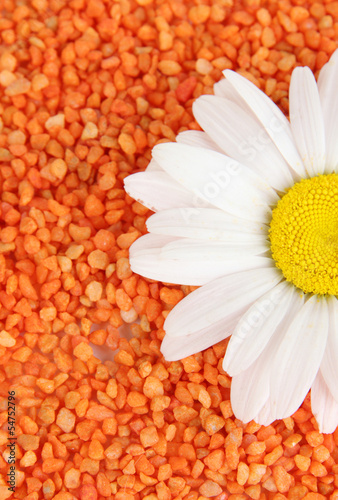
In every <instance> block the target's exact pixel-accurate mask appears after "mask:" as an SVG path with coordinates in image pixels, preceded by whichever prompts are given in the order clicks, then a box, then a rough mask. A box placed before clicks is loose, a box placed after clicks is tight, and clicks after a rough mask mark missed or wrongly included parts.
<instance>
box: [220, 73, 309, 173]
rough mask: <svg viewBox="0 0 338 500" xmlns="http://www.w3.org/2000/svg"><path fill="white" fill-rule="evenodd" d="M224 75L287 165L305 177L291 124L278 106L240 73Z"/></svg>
mask: <svg viewBox="0 0 338 500" xmlns="http://www.w3.org/2000/svg"><path fill="white" fill-rule="evenodd" d="M223 74H224V76H225V77H226V78H227V79H228V81H229V82H230V83H231V85H232V86H233V88H234V90H235V91H236V92H237V94H238V95H239V96H240V97H242V99H243V100H244V101H245V102H246V104H247V105H248V106H249V107H250V109H251V110H252V111H253V113H254V114H255V116H256V117H257V118H258V120H259V121H260V122H261V123H262V125H263V126H264V128H265V130H266V131H267V133H268V134H269V136H270V137H271V139H272V141H273V142H274V144H275V145H276V147H277V148H278V149H279V151H280V152H281V154H282V156H283V157H284V159H285V161H286V162H287V164H288V165H289V166H290V167H291V168H292V169H293V170H294V171H295V172H296V173H297V174H298V175H300V176H301V177H305V176H306V173H305V169H304V165H303V163H302V160H301V158H300V156H299V154H298V151H297V148H296V145H295V143H294V140H293V138H292V134H291V129H290V124H289V122H288V120H287V119H286V117H285V116H284V114H283V113H282V112H281V111H280V109H279V108H278V106H276V104H275V103H274V102H273V101H272V100H271V99H270V98H269V97H268V96H267V95H265V94H264V92H262V91H261V90H259V89H258V88H257V87H256V86H255V85H254V84H253V83H251V82H250V81H249V80H247V79H246V78H243V77H242V76H241V75H239V74H238V73H235V72H234V71H231V70H225V71H223Z"/></svg>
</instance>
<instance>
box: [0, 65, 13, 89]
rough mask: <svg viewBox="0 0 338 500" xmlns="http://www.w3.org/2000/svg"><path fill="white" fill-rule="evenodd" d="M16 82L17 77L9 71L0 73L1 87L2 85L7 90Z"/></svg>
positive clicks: (5, 70)
mask: <svg viewBox="0 0 338 500" xmlns="http://www.w3.org/2000/svg"><path fill="white" fill-rule="evenodd" d="M15 81H16V76H15V75H14V73H12V72H11V71H9V70H8V69H4V70H3V71H1V72H0V85H2V86H3V87H5V88H6V87H8V86H9V85H11V84H12V83H13V82H15Z"/></svg>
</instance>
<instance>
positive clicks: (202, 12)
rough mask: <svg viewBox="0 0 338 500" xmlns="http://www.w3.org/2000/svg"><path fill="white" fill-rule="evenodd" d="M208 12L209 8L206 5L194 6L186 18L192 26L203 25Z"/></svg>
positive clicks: (208, 14)
mask: <svg viewBox="0 0 338 500" xmlns="http://www.w3.org/2000/svg"><path fill="white" fill-rule="evenodd" d="M210 12H211V8H210V7H209V6H208V5H196V6H195V7H191V8H190V9H189V12H188V17H189V20H190V21H191V22H192V23H193V24H203V23H205V22H206V21H207V20H208V18H209V16H210Z"/></svg>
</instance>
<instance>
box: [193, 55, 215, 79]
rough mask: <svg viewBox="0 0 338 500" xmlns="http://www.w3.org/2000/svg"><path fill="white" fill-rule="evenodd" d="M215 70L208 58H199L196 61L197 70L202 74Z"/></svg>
mask: <svg viewBox="0 0 338 500" xmlns="http://www.w3.org/2000/svg"><path fill="white" fill-rule="evenodd" d="M212 70H213V65H212V64H211V62H210V61H208V60H207V59H203V58H199V59H197V61H196V71H197V73H199V74H200V75H208V74H209V73H210V72H211V71H212Z"/></svg>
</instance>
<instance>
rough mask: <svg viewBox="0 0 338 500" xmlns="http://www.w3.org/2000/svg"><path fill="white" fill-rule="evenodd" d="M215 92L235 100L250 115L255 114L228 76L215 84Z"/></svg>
mask: <svg viewBox="0 0 338 500" xmlns="http://www.w3.org/2000/svg"><path fill="white" fill-rule="evenodd" d="M213 90H214V94H215V95H216V96H217V97H223V98H224V99H228V100H229V101H232V102H235V103H236V104H237V105H238V106H239V107H240V108H242V109H243V110H244V111H245V112H246V113H247V114H248V115H251V116H254V115H253V113H252V111H251V109H250V108H249V106H248V105H247V104H246V102H245V101H244V99H243V98H242V97H241V96H240V95H239V94H238V93H237V92H236V90H235V89H234V87H233V86H232V85H231V83H230V81H229V80H228V79H227V78H223V79H222V80H220V81H219V82H216V83H215V84H214V88H213Z"/></svg>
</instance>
